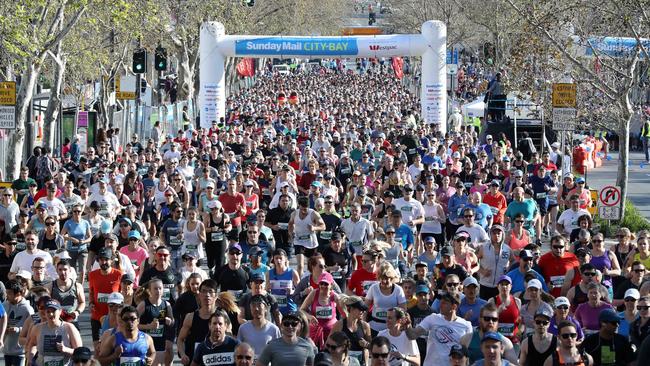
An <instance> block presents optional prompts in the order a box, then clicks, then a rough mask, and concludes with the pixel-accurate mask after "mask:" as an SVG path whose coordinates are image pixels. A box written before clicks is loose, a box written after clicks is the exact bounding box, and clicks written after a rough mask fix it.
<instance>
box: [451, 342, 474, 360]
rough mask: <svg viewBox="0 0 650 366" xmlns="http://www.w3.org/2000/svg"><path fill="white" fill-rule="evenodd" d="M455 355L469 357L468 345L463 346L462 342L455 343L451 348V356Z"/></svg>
mask: <svg viewBox="0 0 650 366" xmlns="http://www.w3.org/2000/svg"><path fill="white" fill-rule="evenodd" d="M454 355H456V356H463V357H469V351H468V350H467V347H465V346H463V345H462V344H454V345H453V346H451V349H450V350H449V356H454Z"/></svg>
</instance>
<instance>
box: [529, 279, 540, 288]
mask: <svg viewBox="0 0 650 366" xmlns="http://www.w3.org/2000/svg"><path fill="white" fill-rule="evenodd" d="M531 287H532V288H536V289H538V290H541V289H542V283H541V282H540V281H539V280H538V279H537V278H533V279H532V280H530V281H528V285H527V286H526V288H531Z"/></svg>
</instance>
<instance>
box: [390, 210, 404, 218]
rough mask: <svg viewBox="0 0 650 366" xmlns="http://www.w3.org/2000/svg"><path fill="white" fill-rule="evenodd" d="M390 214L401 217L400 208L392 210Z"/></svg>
mask: <svg viewBox="0 0 650 366" xmlns="http://www.w3.org/2000/svg"><path fill="white" fill-rule="evenodd" d="M390 214H391V216H399V217H402V211H400V210H393V211H392V212H391V213H390Z"/></svg>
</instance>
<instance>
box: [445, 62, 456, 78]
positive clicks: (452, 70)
mask: <svg viewBox="0 0 650 366" xmlns="http://www.w3.org/2000/svg"><path fill="white" fill-rule="evenodd" d="M447 74H449V75H456V74H458V65H457V64H447Z"/></svg>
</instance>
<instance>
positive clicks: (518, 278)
mask: <svg viewBox="0 0 650 366" xmlns="http://www.w3.org/2000/svg"><path fill="white" fill-rule="evenodd" d="M531 271H533V272H534V273H535V277H536V278H537V279H538V280H539V282H541V283H542V289H543V290H544V291H546V292H548V286H546V280H544V277H543V276H542V275H541V274H539V273H538V272H537V271H535V270H531ZM507 275H508V276H509V277H510V278H511V279H512V289H510V292H511V293H513V294H514V293H517V292H523V291H524V290H526V289H525V288H524V273H521V271H520V270H519V268H515V269H513V270H512V271H510V272H508V273H507Z"/></svg>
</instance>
